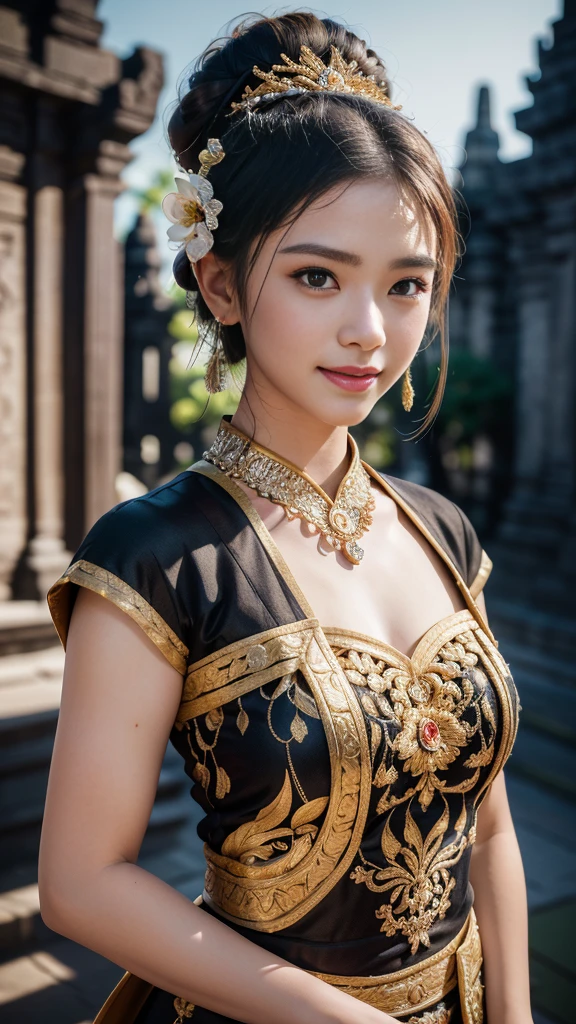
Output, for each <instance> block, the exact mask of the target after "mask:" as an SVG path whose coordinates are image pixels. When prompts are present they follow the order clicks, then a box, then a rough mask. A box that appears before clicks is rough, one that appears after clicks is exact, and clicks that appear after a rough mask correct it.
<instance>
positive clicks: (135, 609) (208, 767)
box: [40, 12, 531, 1024]
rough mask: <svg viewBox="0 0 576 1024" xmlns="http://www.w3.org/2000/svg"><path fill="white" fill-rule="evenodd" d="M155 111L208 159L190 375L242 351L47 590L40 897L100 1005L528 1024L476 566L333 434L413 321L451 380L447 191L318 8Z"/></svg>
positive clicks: (183, 146)
mask: <svg viewBox="0 0 576 1024" xmlns="http://www.w3.org/2000/svg"><path fill="white" fill-rule="evenodd" d="M355 62H357V63H355ZM170 136H171V141H172V144H173V147H174V150H175V153H176V155H177V158H178V160H179V162H180V164H181V166H182V167H183V168H186V169H188V170H192V171H194V170H196V169H198V167H200V173H199V174H193V175H192V176H191V178H190V180H184V181H183V180H180V181H179V183H178V189H179V191H178V193H177V194H175V195H174V196H172V197H169V198H168V200H167V201H166V205H165V209H166V212H167V213H168V215H169V217H170V219H171V220H172V222H173V226H172V228H171V229H170V231H169V234H170V236H171V237H172V238H173V239H174V240H175V241H176V242H178V243H180V244H181V249H180V252H179V254H178V257H177V259H176V264H175V276H176V280H177V282H178V283H179V284H180V285H181V286H182V287H183V288H185V289H186V290H187V292H189V293H191V295H192V298H194V293H195V292H197V296H196V297H195V308H196V312H197V316H198V320H199V324H200V328H201V331H202V334H203V337H204V338H205V339H207V340H208V341H209V342H210V343H211V345H212V355H211V358H210V361H209V365H208V371H207V386H208V388H209V390H217V389H219V388H221V387H222V385H223V374H224V373H225V371H226V368H227V367H228V366H232V367H233V366H234V365H235V364H237V363H240V362H241V361H242V360H243V358H244V357H246V366H247V376H246V383H245V386H244V390H243V394H242V398H241V401H240V404H239V407H238V411H237V412H236V413H235V415H234V416H233V418H232V420H231V422H230V421H229V420H226V419H224V420H223V421H222V424H221V427H220V430H219V432H218V436H217V438H216V441H215V442H214V444H213V445H212V446H211V447H210V448H209V450H208V451H207V452H206V453H205V455H204V458H203V459H202V460H201V461H200V462H198V463H196V464H195V465H194V466H193V467H191V469H190V470H187V471H186V472H184V473H181V474H180V475H179V476H177V477H176V478H175V479H174V480H173V481H171V482H170V483H168V484H166V485H164V486H162V487H159V488H158V489H157V490H155V491H153V492H151V493H150V494H148V495H146V496H144V497H143V498H137V499H135V500H132V501H129V502H126V503H124V504H122V505H120V506H118V507H117V508H115V509H113V510H112V511H111V512H109V513H108V514H107V515H105V516H104V517H103V518H102V519H101V520H100V521H99V522H98V523H97V524H96V525H95V526H94V527H93V529H92V530H91V531H90V533H89V535H88V537H87V538H86V540H85V541H84V543H83V544H82V546H81V548H80V550H79V551H78V552H77V554H76V556H75V558H74V561H73V564H72V565H71V567H70V568H69V569H68V570H67V572H66V573H65V574H64V576H63V577H62V579H61V580H59V581H58V583H56V584H55V585H54V587H53V588H52V590H51V593H50V605H51V609H52V613H53V616H54V620H55V623H56V626H57V628H58V630H59V632H60V635H61V637H62V639H63V641H64V640H66V641H67V659H66V672H65V682H64V691H63V700H62V711H61V717H60V723H59V728H58V736H57V740H56V746H55V751H54V760H53V766H52V772H51V778H50V786H49V793H48V799H47V806H46V819H45V825H44V833H43V839H42V852H41V864H40V874H41V900H42V913H43V916H44V919H45V920H46V922H47V924H48V925H49V926H50V927H52V928H54V929H55V930H57V931H59V932H62V933H63V934H65V935H68V936H70V937H71V938H73V939H75V940H76V941H77V942H81V943H83V944H85V945H86V946H89V947H91V948H92V949H95V950H97V951H99V952H100V953H102V954H103V955H104V956H106V957H108V958H109V959H111V960H113V961H115V962H117V963H118V964H121V965H122V966H123V967H124V968H125V969H126V970H127V972H128V973H127V974H126V975H125V977H124V979H123V981H122V982H121V983H120V985H119V986H118V988H117V989H116V990H115V991H114V993H113V994H112V995H111V996H110V998H109V1000H108V1001H107V1003H106V1005H105V1006H104V1007H103V1009H102V1011H101V1013H100V1015H99V1016H98V1018H97V1019H98V1022H99V1024H101V1022H106V1024H112V1022H120V1021H122V1024H128V1022H138V1024H173V1022H174V1020H176V1021H184V1020H187V1019H189V1018H192V1017H193V1019H194V1021H195V1022H197V1024H203V1022H213V1021H229V1020H240V1021H246V1022H250V1024H272V1022H274V1024H294V1022H296V1021H297V1022H299V1024H304V1022H308V1021H310V1022H314V1024H320V1022H335V1021H337V1022H347V1024H348V1022H349V1024H352V1022H354V1024H378V1022H382V1024H385V1022H386V1021H391V1020H394V1019H396V1020H398V1019H399V1020H403V1021H411V1022H415V1021H422V1022H427V1024H434V1022H435V1024H446V1022H450V1024H458V1022H464V1024H472V1022H474V1024H477V1022H480V1021H482V1020H483V1019H486V1018H485V1017H484V1012H485V1011H486V1015H487V1019H488V1020H489V1021H490V1024H528V1022H529V1021H530V1020H531V1016H530V1006H529V993H528V974H527V952H526V945H527V943H526V901H525V890H524V883H523V875H522V867H521V862H520V857H519V851H518V846H517V842H516V839H515V835H514V830H513V826H512V823H511V819H510V813H509V809H508V804H507V800H506V792H505V788H504V780H503V776H502V771H501V769H502V766H503V764H504V762H505V760H506V758H507V756H508V754H509V752H510V749H511V746H512V743H513V739H514V734H515V729H516V717H517V703H516V693H515V689H514V685H513V683H512V680H511V678H510V676H509V673H508V666H507V665H506V664H505V663H504V662H503V660H502V658H501V656H500V655H499V653H498V651H497V648H496V643H495V641H494V639H493V637H492V634H491V632H490V629H489V626H488V624H487V622H486V616H485V608H484V603H483V599H482V594H481V590H482V586H483V583H484V582H485V579H486V577H487V575H488V572H489V567H490V561H489V559H488V557H487V556H486V555H484V554H483V552H482V550H481V547H480V544H479V542H478V539H477V537H476V535H475V533H474V530H473V528H472V527H471V525H470V523H469V522H468V520H467V519H466V518H465V517H464V516H463V514H462V513H461V512H460V511H459V510H458V509H457V508H456V507H455V506H454V505H452V504H451V503H450V502H449V501H447V500H446V499H444V498H442V497H441V496H440V495H438V494H436V493H434V492H433V491H430V490H428V489H426V488H422V487H420V486H417V485H415V484H412V483H407V482H406V481H402V480H395V479H389V478H387V477H380V476H379V475H378V474H377V473H375V472H374V471H373V470H372V469H370V467H369V466H366V465H365V464H363V463H361V462H360V460H359V458H358V453H357V449H356V447H355V444H354V442H353V440H352V439H351V437H350V436H349V435H348V427H349V426H351V425H354V424H357V423H359V422H361V421H362V420H363V419H364V418H365V417H366V416H367V415H368V414H369V413H370V411H371V410H372V408H373V407H374V404H375V403H376V402H377V400H378V399H379V398H380V397H381V396H382V395H383V394H384V393H385V392H387V391H388V389H389V388H390V387H391V386H392V385H393V384H394V383H395V382H396V381H398V380H399V379H400V378H401V377H402V376H403V375H404V384H403V401H404V405H405V407H406V408H409V407H410V405H411V401H412V395H413V392H412V386H411V382H410V374H409V366H410V363H411V360H412V359H413V357H414V356H415V354H416V352H417V350H418V348H419V346H420V344H421V342H422V339H423V337H424V334H425V332H426V331H427V330H428V331H430V330H431V331H432V332H435V331H439V332H440V334H441V336H442V340H443V357H442V368H441V373H440V385H439V389H438V391H437V394H436V397H435V399H434V401H433V402H432V405H431V407H430V410H429V413H428V415H427V417H426V420H425V424H424V426H426V425H427V424H428V423H429V422H431V420H432V419H433V417H434V415H435V412H436V410H437V408H438V404H439V402H440V399H441V391H442V384H443V381H444V379H445V375H446V352H445V344H444V310H445V306H446V299H447V295H448V289H449V285H450V278H451V274H452V272H453V269H454V264H455V260H456V256H457V233H456V228H455V214H454V204H453V198H452V193H451V190H450V188H449V186H448V184H447V182H446V179H445V176H444V173H443V171H442V168H441V166H440V163H439V161H438V159H437V157H436V155H435V153H434V151H433V149H432V147H431V145H430V144H429V143H428V142H427V140H426V139H425V138H424V136H423V135H421V134H420V132H418V130H417V129H416V128H415V127H414V126H413V125H412V124H411V122H410V121H409V120H408V119H406V118H405V117H404V115H402V114H401V113H400V112H399V109H398V108H396V107H393V106H392V104H391V101H390V99H389V90H388V84H387V80H386V74H385V69H384V67H383V65H382V63H381V61H380V59H379V58H378V57H377V55H376V54H375V53H373V52H372V51H371V50H367V49H366V46H365V44H364V43H363V42H362V41H361V40H359V39H358V38H357V37H356V36H354V35H353V34H352V33H350V32H348V31H347V30H346V29H344V28H343V27H342V26H340V25H338V24H336V23H334V22H332V21H329V20H324V21H320V20H318V19H317V18H316V17H314V16H313V15H312V14H308V13H303V12H301V13H293V14H288V15H286V16H284V17H279V18H272V19H263V20H260V21H256V22H253V23H252V24H249V23H245V24H244V25H243V26H241V27H240V28H239V29H237V30H236V32H235V33H234V35H233V36H232V37H231V38H230V39H228V40H227V41H226V42H225V43H222V42H219V43H214V44H213V45H212V46H211V47H210V48H209V49H208V50H207V51H206V53H205V54H204V55H203V57H202V59H201V60H200V62H199V64H198V68H197V70H196V72H195V73H194V74H193V75H192V77H191V79H190V89H189V92H188V93H187V94H186V95H185V96H184V97H183V99H182V100H181V102H180V104H179V106H178V108H177V110H176V111H175V113H174V115H173V117H172V120H171V123H170ZM220 213H221V217H220V223H218V216H219V214H220ZM102 598H105V600H102ZM168 736H170V738H171V740H172V741H173V743H174V744H175V746H176V747H177V749H178V750H179V751H180V752H181V753H182V756H183V758H184V760H185V764H186V771H187V772H188V774H189V775H190V776H191V778H192V779H193V782H194V785H193V788H192V795H193V797H194V798H195V799H196V800H198V802H199V803H200V804H201V806H202V808H203V810H204V812H205V817H204V818H203V820H202V822H201V824H200V826H199V833H200V835H201V837H202V838H203V839H204V841H205V854H206V860H207V870H206V883H205V890H204V894H203V897H202V898H200V899H199V900H197V901H196V903H195V904H193V903H190V902H189V901H188V900H187V899H186V898H185V897H184V896H182V895H181V894H179V893H177V892H175V891H174V890H172V889H171V888H170V887H169V886H167V885H165V884H164V883H163V882H161V881H160V880H158V879H157V878H155V877H153V876H151V875H150V874H148V873H147V872H146V871H144V870H143V869H142V868H140V867H138V866H136V863H135V862H136V859H137V855H138V850H139V847H140V843H141V840H142V837H143V834H144V831H145V828H146V824H147V821H148V817H149V814H150V809H151V806H152V802H153V799H154V794H155V789H156V783H157V779H158V773H159V769H160V764H161V761H162V756H163V752H164V748H165V744H166V740H167V738H168ZM470 882H471V883H472V884H470ZM472 885H473V888H472ZM472 904H474V906H472ZM476 919H477V921H478V925H479V932H478V926H477V924H476ZM479 933H480V935H481V938H482V945H483V957H484V965H483V966H482V952H481V948H480V937H479ZM484 1007H485V1010H484Z"/></svg>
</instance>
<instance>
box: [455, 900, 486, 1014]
mask: <svg viewBox="0 0 576 1024" xmlns="http://www.w3.org/2000/svg"><path fill="white" fill-rule="evenodd" d="M456 962H457V964H458V990H459V993H460V1010H461V1013H462V1024H483V1021H484V985H483V984H482V975H481V970H482V943H481V941H480V933H479V931H478V924H477V922H476V915H475V914H474V912H473V911H472V912H471V921H470V927H469V929H468V932H467V934H466V937H465V939H464V942H463V943H462V945H461V946H460V948H459V950H458V952H457V954H456Z"/></svg>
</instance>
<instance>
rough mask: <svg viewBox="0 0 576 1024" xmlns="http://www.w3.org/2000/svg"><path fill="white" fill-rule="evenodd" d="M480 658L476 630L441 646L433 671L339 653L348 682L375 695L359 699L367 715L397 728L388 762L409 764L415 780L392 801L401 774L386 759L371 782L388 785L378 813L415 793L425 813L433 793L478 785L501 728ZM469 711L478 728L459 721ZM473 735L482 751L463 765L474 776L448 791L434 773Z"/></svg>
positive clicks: (362, 654)
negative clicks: (484, 726) (394, 756)
mask: <svg viewBox="0 0 576 1024" xmlns="http://www.w3.org/2000/svg"><path fill="white" fill-rule="evenodd" d="M481 655H482V648H481V647H480V645H479V644H478V641H477V640H476V638H475V636H474V632H473V631H472V630H466V631H464V632H462V633H460V634H458V635H457V636H456V637H455V638H454V639H453V640H451V641H449V642H448V643H446V644H444V645H443V646H442V647H441V648H440V650H439V651H438V653H437V654H436V655H435V657H434V658H433V660H432V661H430V662H429V663H428V665H426V666H424V667H422V666H418V669H417V670H416V669H415V667H414V665H413V663H412V662H411V661H410V659H406V663H405V664H400V665H388V664H387V662H386V660H385V659H383V658H382V659H378V660H374V658H373V657H372V656H371V655H370V654H368V653H367V652H358V651H355V650H353V649H349V650H347V651H342V650H341V651H340V652H339V653H338V658H339V661H340V664H341V665H342V667H343V668H344V670H345V672H346V676H347V678H348V679H349V681H350V682H351V683H353V684H354V685H356V686H361V687H365V688H368V689H369V690H370V691H371V696H370V697H368V702H367V700H366V698H367V696H368V695H367V694H366V693H361V695H360V700H361V703H362V705H363V707H364V708H365V710H366V711H367V712H368V713H369V714H373V715H375V716H378V717H380V718H381V719H383V720H384V724H385V723H386V722H389V723H390V724H393V725H395V726H396V727H397V728H399V731H398V732H397V734H396V736H395V737H394V738H393V739H392V738H390V737H389V736H388V744H387V747H388V750H387V751H385V757H386V756H387V755H388V756H389V754H390V753H392V754H397V755H398V758H399V760H400V761H401V762H404V764H403V770H404V771H405V772H410V774H411V775H412V776H413V777H414V778H417V779H418V782H417V783H416V786H415V787H412V788H410V789H409V790H407V791H406V792H405V793H404V794H403V795H402V797H401V798H398V797H391V796H390V789H391V787H392V786H393V785H394V783H395V782H396V781H397V779H398V772H397V769H396V768H395V767H394V766H393V765H387V763H386V762H385V761H383V762H382V764H381V765H380V766H379V768H378V769H377V771H376V774H375V777H374V785H376V786H378V787H382V786H386V787H387V789H386V791H385V793H384V794H383V796H382V798H381V800H380V802H379V804H378V808H377V811H378V813H379V814H382V813H384V811H385V810H387V809H388V808H389V807H391V806H394V805H395V804H397V803H398V800H399V799H401V801H402V802H404V801H406V800H408V799H410V798H411V797H412V796H413V795H414V793H418V800H419V802H420V805H421V807H422V808H423V809H424V810H426V808H427V807H428V806H429V805H430V802H431V800H432V797H433V796H434V792H435V790H441V791H444V792H466V791H468V790H469V789H471V788H472V787H473V786H474V785H475V784H476V782H477V780H478V775H479V769H480V768H481V767H483V766H485V765H487V764H490V762H491V760H492V758H493V756H494V749H493V743H494V737H495V732H496V723H495V720H494V715H493V712H492V709H491V707H490V704H489V701H488V699H487V697H486V693H485V687H486V683H487V679H486V675H485V673H484V671H483V670H482V669H481V668H479V667H478V659H479V657H480V656H481ZM376 705H377V706H376ZM469 708H472V709H473V712H474V715H475V722H474V723H473V724H469V723H468V722H466V721H463V720H462V716H463V715H464V712H465V711H466V710H467V709H469ZM482 716H484V719H485V720H486V722H487V724H488V727H489V730H490V735H489V738H488V742H486V739H485V736H484V733H483V731H482V728H481V726H482V720H481V719H482ZM476 733H478V735H479V737H480V745H481V749H480V750H479V751H477V752H475V753H474V754H472V755H471V756H470V757H469V758H468V760H467V761H466V762H465V765H466V767H468V768H472V769H476V771H475V772H474V774H473V775H472V776H471V777H469V778H468V779H467V780H465V781H464V782H463V783H460V784H458V785H456V786H455V787H447V785H446V781H445V780H444V779H440V778H439V777H438V775H437V772H439V771H446V769H447V768H448V766H449V765H450V764H452V763H453V762H454V761H455V760H456V758H457V757H458V756H459V755H460V752H461V750H462V748H463V747H465V746H466V745H467V744H468V743H469V741H470V739H471V738H472V736H474V735H475V734H476Z"/></svg>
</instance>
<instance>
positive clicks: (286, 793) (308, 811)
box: [222, 772, 328, 870]
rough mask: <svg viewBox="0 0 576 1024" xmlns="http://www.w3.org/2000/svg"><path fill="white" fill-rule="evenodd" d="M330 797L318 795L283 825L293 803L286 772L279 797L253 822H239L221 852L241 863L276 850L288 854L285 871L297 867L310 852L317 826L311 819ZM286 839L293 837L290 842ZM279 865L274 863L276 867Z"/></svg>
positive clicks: (253, 862) (266, 857)
mask: <svg viewBox="0 0 576 1024" xmlns="http://www.w3.org/2000/svg"><path fill="white" fill-rule="evenodd" d="M327 805H328V797H327V796H324V797H318V798H317V799H316V800H309V801H308V802H307V803H305V804H302V806H301V807H299V808H298V809H297V810H296V811H295V812H294V814H293V815H292V817H291V819H290V825H284V826H282V827H279V826H281V825H282V822H283V821H284V820H285V819H286V817H287V816H288V814H289V813H290V809H291V806H292V786H291V784H290V776H289V774H288V772H286V776H285V778H284V784H283V786H282V789H281V790H280V792H279V794H278V796H277V797H276V798H275V799H274V800H273V801H272V803H271V804H269V805H268V806H267V807H263V808H262V810H261V811H259V812H258V814H257V815H256V818H255V819H254V821H248V822H246V823H245V824H244V825H240V827H239V828H237V829H236V830H235V831H234V832H231V833H230V835H229V836H227V837H226V839H225V840H224V842H223V844H222V854H223V855H224V856H225V857H230V858H231V859H232V860H237V861H239V862H240V863H241V864H255V863H256V861H257V860H263V861H264V860H269V859H270V858H271V857H272V856H273V855H274V853H276V852H280V853H282V854H284V853H286V856H285V857H282V860H283V861H285V865H284V868H285V870H286V869H288V868H290V867H294V865H296V864H297V863H298V862H299V861H301V860H302V858H303V857H305V856H306V854H307V853H308V851H309V849H310V847H311V845H312V841H313V839H315V838H316V835H317V833H318V826H317V825H313V824H312V822H313V821H315V820H316V818H319V817H320V815H321V814H323V813H324V811H325V810H326V807H327ZM284 840H291V843H290V844H289V843H287V842H285V841H284ZM277 867H278V865H277V864H276V865H275V869H276V868H277Z"/></svg>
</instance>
